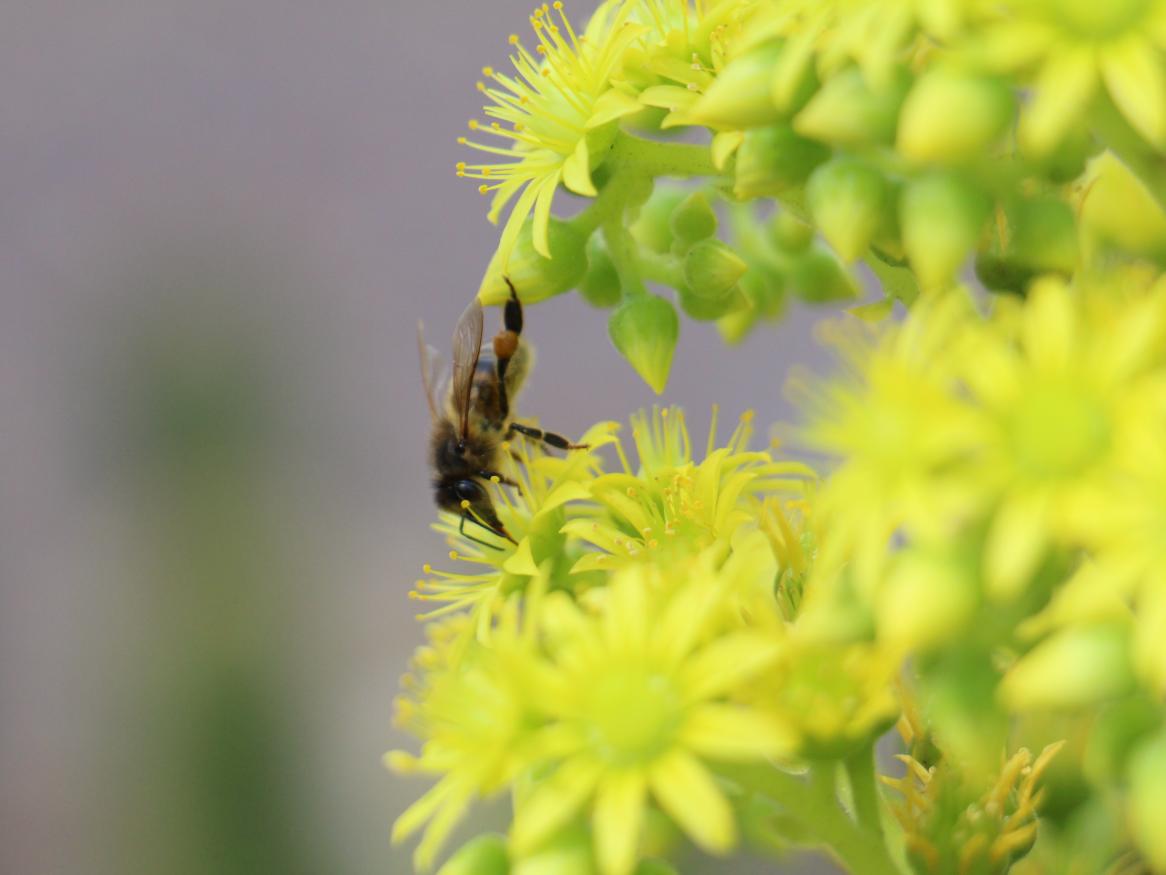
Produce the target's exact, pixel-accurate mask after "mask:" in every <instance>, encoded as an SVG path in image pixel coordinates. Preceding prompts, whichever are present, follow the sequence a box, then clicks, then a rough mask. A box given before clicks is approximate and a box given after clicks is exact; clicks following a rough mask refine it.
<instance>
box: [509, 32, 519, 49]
mask: <svg viewBox="0 0 1166 875" xmlns="http://www.w3.org/2000/svg"><path fill="white" fill-rule="evenodd" d="M508 42H509V43H510V45H512V46H516V45H518V34H516V33H512V34H510V37H509V39H508Z"/></svg>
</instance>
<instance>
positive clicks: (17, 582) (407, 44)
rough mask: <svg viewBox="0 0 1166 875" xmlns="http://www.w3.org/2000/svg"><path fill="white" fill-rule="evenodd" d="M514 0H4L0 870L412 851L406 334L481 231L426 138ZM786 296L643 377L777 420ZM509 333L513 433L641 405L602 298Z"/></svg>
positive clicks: (425, 511) (470, 265)
mask: <svg viewBox="0 0 1166 875" xmlns="http://www.w3.org/2000/svg"><path fill="white" fill-rule="evenodd" d="M592 6H593V3H592V2H589V0H577V2H574V3H572V4H570V6H569V11H570V12H573V14H574V17H575V18H576V20H582V19H585V18H586V16H587V15H588V14H589V13H590V10H591V8H592ZM529 11H530V8H529V4H528V3H527V2H524V0H493V2H488V3H486V2H470V0H457V2H454V0H440V2H437V0H431V2H414V3H408V4H406V3H400V2H394V0H376V2H372V0H337V2H333V3H327V4H325V3H309V2H295V0H287V2H276V0H252V2H240V0H235V2H223V0H109V2H89V3H83V2H74V3H68V2H54V0H44V2H40V3H21V2H19V0H17V2H15V3H14V2H12V0H8V2H6V3H4V4H2V5H0V307H2V310H0V404H2V410H3V417H2V419H0V435H2V438H0V440H2V443H0V486H2V494H3V501H2V503H0V776H2V777H0V780H2V784H0V870H2V871H3V872H6V873H8V872H11V873H37V875H55V873H106V872H109V873H113V872H117V873H138V872H141V873H166V875H169V873H186V872H190V873H194V872H200V873H201V872H208V871H215V872H220V873H221V872H227V873H265V872H285V873H287V872H304V873H316V872H330V873H348V872H350V873H375V872H380V873H385V872H388V873H406V872H409V871H410V867H409V864H408V860H409V851H410V848H408V847H406V848H403V849H390V847H389V840H388V836H389V825H390V823H391V822H392V820H393V818H394V817H396V815H397V814H398V813H399V812H400V811H401V810H402V809H403V808H404V806H405V805H406V804H408V802H409V801H410V800H411V799H413V798H415V797H416V796H417V795H418V794H419V793H420V792H422V790H423V789H424V787H425V784H424V783H422V782H419V781H413V780H401V779H397V778H395V777H393V776H391V775H390V774H388V773H387V772H386V771H384V770H383V768H382V767H381V765H380V756H381V754H382V752H383V751H385V750H386V749H388V748H390V747H395V746H400V745H402V744H406V743H409V741H408V740H407V739H405V738H402V737H400V736H399V735H398V734H396V733H395V732H394V731H393V730H392V728H391V727H390V718H391V713H392V708H391V701H392V698H393V696H394V694H395V692H396V687H397V678H398V676H399V675H400V673H401V672H402V670H403V669H404V667H405V664H406V661H407V659H408V656H409V654H410V652H411V650H412V648H413V647H414V646H415V645H416V644H417V643H418V642H419V641H420V639H421V632H420V628H419V626H418V624H417V623H416V621H415V620H414V619H413V617H412V615H413V612H414V609H413V604H412V603H411V602H409V601H407V600H406V598H405V594H406V592H407V590H408V589H409V587H410V584H411V583H412V581H413V580H414V579H415V578H416V577H417V575H418V573H419V570H420V566H421V564H422V563H423V562H425V561H427V560H429V559H434V560H438V559H440V558H441V557H442V556H443V554H444V552H445V548H444V547H443V545H442V543H441V541H440V539H439V538H438V537H437V536H436V535H435V534H433V533H432V532H430V531H429V530H428V523H429V521H430V519H431V517H432V511H431V506H430V496H429V490H428V487H427V473H426V470H425V467H424V455H425V449H424V445H425V438H426V430H427V414H426V411H425V403H424V401H423V396H422V394H421V388H420V379H419V375H418V366H417V353H416V348H415V344H414V330H415V324H416V321H417V319H418V318H423V319H424V320H425V322H426V324H427V326H428V327H429V333H430V336H431V339H432V340H433V341H434V342H439V343H441V344H442V345H443V346H445V345H446V344H447V343H448V341H447V340H446V338H447V337H448V336H449V332H450V329H452V326H453V323H454V320H455V319H456V317H457V314H458V313H459V312H460V311H461V309H462V308H463V307H464V306H465V304H466V303H467V301H468V300H469V296H470V295H471V294H472V293H473V291H474V290H475V289H476V286H477V282H478V279H479V277H480V274H481V270H482V268H483V266H484V265H485V263H486V261H487V259H488V257H489V255H490V253H491V251H492V247H493V244H494V241H495V239H496V238H495V234H496V232H495V229H494V228H492V227H491V226H489V225H488V224H487V223H486V222H485V219H484V213H485V203H484V201H483V199H482V198H481V197H480V196H479V195H478V194H477V192H476V191H475V188H474V186H473V185H472V184H469V183H467V182H466V181H465V180H459V179H457V178H455V176H454V173H453V165H454V163H455V162H456V161H458V160H460V159H462V158H464V157H466V156H465V154H464V153H463V151H462V150H461V149H460V148H459V147H458V146H457V145H456V143H455V138H456V137H457V136H458V135H459V134H460V133H461V132H462V130H463V129H464V124H465V121H466V120H467V119H469V118H470V117H471V116H473V115H475V114H476V113H477V111H478V110H477V107H478V103H477V92H476V91H475V90H474V82H475V80H476V78H477V76H478V71H479V68H480V67H481V66H483V65H485V64H494V65H497V66H501V65H502V64H503V63H504V61H505V57H506V48H507V46H506V37H507V35H508V34H509V33H511V32H523V31H524V30H525V29H526V23H525V22H526V15H527V14H528V13H529ZM560 197H564V196H562V195H560ZM564 203H565V200H564ZM487 318H488V325H487V330H488V331H490V330H493V325H494V323H495V322H496V319H497V317H496V315H495V314H494V313H489V314H488V316H487ZM813 318H814V317H813V316H812V315H807V314H804V313H796V314H794V317H793V318H792V319H791V320H790V321H789V322H787V323H786V324H785V325H783V326H782V327H780V328H779V329H765V328H763V329H761V330H760V331H758V332H757V333H756V334H755V335H754V336H753V337H752V338H751V339H750V340H749V342H747V343H746V344H745V345H744V346H743V347H741V348H738V349H734V350H726V349H725V348H723V347H722V345H721V343H720V341H719V339H718V338H717V336H716V332H715V331H714V330H713V328H712V327H711V326H705V325H695V324H693V323H690V322H686V323H685V324H684V325H683V328H682V337H681V344H680V349H679V351H678V354H677V364H676V367H675V371H674V375H673V379H672V383H671V385H670V387H669V390H668V393H667V395H666V397H665V399H664V400H666V401H668V402H675V403H680V404H683V405H685V406H686V407H687V408H688V409H689V411H690V420H691V421H692V422H693V423H694V424H695V425H696V431H697V432H698V433H700V432H702V431H703V423H704V422H705V421H706V417H707V410H708V408H709V406H710V404H711V403H712V402H714V401H716V402H719V403H720V404H721V405H722V408H723V415H724V416H725V417H727V418H728V420H729V421H732V420H733V419H735V417H736V415H737V414H738V413H739V412H740V411H741V410H743V409H744V408H746V407H750V406H752V407H755V408H756V409H757V410H758V413H759V416H760V421H761V422H762V423H765V422H770V421H773V420H775V419H778V418H785V417H787V416H788V415H789V412H788V410H787V408H786V406H785V405H784V403H783V402H782V400H781V396H780V388H781V384H782V381H783V379H784V373H785V370H786V368H787V366H788V365H789V363H791V362H794V361H799V362H805V363H813V362H814V361H820V360H821V355H820V354H815V353H814V352H813V350H812V344H811V340H810V337H809V326H810V324H811V322H812V320H813ZM527 325H528V331H529V336H530V338H531V339H532V340H533V342H534V343H535V345H536V346H538V347H540V348H541V356H540V362H539V367H538V369H537V372H536V374H535V375H534V379H533V382H532V384H531V386H530V388H529V390H528V391H527V393H526V394H525V395H524V397H523V399H522V404H521V407H522V409H523V410H524V411H526V412H527V413H533V414H536V415H537V416H539V417H540V418H541V420H542V421H543V422H544V423H546V424H551V425H553V426H554V427H555V428H557V429H559V430H562V431H564V432H565V433H566V434H569V435H574V434H579V433H580V432H582V431H583V430H584V429H585V428H586V427H587V426H588V425H589V424H591V423H592V422H594V421H596V420H599V419H607V418H619V419H622V418H624V417H626V415H627V414H628V413H629V412H630V411H632V410H633V409H634V408H636V407H637V406H640V405H644V404H650V403H651V402H653V401H654V400H656V399H655V398H654V396H653V395H652V394H651V392H650V390H648V389H647V388H646V387H645V386H643V385H642V384H641V383H640V382H639V380H638V378H636V377H635V376H634V375H633V373H632V372H631V371H630V369H629V368H628V367H627V366H626V365H625V364H624V363H623V362H622V361H621V360H620V359H619V358H618V357H617V356H616V354H615V353H614V351H613V350H612V349H611V347H610V345H609V342H608V340H607V336H606V316H605V314H604V313H602V312H600V311H595V310H592V309H590V308H588V307H587V306H586V305H585V304H584V303H582V302H581V301H580V300H577V299H576V298H575V297H574V296H568V297H562V298H558V299H554V300H552V301H549V302H547V303H545V304H542V305H539V306H537V307H534V308H531V309H530V310H529V311H528V318H527ZM698 440H703V436H701V437H700V438H698ZM486 817H487V819H488V818H489V817H490V815H489V812H487V814H486ZM730 870H731V871H734V872H744V871H746V868H745V867H743V866H740V867H738V866H733V867H731V868H730V866H729V865H728V864H719V865H713V866H709V865H708V864H704V863H700V862H693V863H692V864H691V867H689V868H686V869H685V871H692V872H697V871H715V872H720V871H730ZM767 870H768V871H773V870H772V869H770V868H769V867H767ZM795 870H798V868H797V867H796V866H795V865H793V864H791V865H790V866H789V868H788V869H787V870H785V871H795ZM750 871H752V870H750ZM758 871H761V870H760V869H758ZM799 871H809V870H808V869H806V868H802V869H800V870H799ZM818 871H824V870H818Z"/></svg>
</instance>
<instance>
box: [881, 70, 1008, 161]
mask: <svg viewBox="0 0 1166 875" xmlns="http://www.w3.org/2000/svg"><path fill="white" fill-rule="evenodd" d="M1014 104H1015V99H1014V98H1013V95H1012V91H1011V89H1010V88H1009V87H1008V86H1007V85H1005V84H1004V83H1003V82H1001V81H1000V80H998V79H989V78H986V77H983V76H977V75H974V74H970V73H963V72H959V71H955V70H943V69H938V70H931V71H930V72H928V73H925V74H924V75H923V76H921V77H920V78H919V80H918V81H917V82H916V83H915V86H914V87H913V88H912V89H911V92H910V93H909V94H908V95H907V99H906V100H905V101H904V102H903V110H902V114H901V115H900V117H899V137H898V141H897V148H898V150H899V152H900V153H901V154H902V155H903V156H904V157H906V158H910V159H911V160H913V161H963V160H966V159H969V158H975V157H978V156H980V155H982V154H983V152H984V150H985V149H987V148H988V147H989V146H991V145H992V144H993V143H994V142H995V141H996V140H997V139H998V138H999V137H1000V135H1001V134H1002V133H1004V130H1005V128H1006V127H1007V126H1008V122H1009V121H1010V120H1011V118H1012V112H1013V109H1014Z"/></svg>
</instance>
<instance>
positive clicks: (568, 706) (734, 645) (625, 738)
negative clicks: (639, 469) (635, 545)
mask: <svg viewBox="0 0 1166 875" xmlns="http://www.w3.org/2000/svg"><path fill="white" fill-rule="evenodd" d="M732 586H733V582H732V579H731V578H730V577H729V576H726V575H721V574H718V572H717V570H716V568H715V566H714V565H713V564H712V562H711V561H709V562H704V563H702V564H701V565H700V566H699V567H696V568H694V569H693V570H692V573H691V574H690V575H689V576H687V577H686V578H685V579H683V580H681V581H677V580H672V581H669V582H668V585H667V586H665V581H664V580H663V578H662V575H661V574H660V573H659V572H658V571H656V570H654V569H652V568H651V567H650V566H632V567H629V568H626V569H623V570H622V571H619V572H617V573H616V574H615V576H614V578H613V580H612V583H611V586H610V591H609V593H608V598H607V599H606V600H605V601H604V603H603V609H602V611H601V612H600V613H599V614H598V615H588V614H585V613H584V612H583V611H582V609H581V608H580V607H579V606H578V605H577V604H575V603H574V602H571V601H570V600H568V599H566V598H562V599H559V600H557V601H554V602H550V601H548V604H547V609H548V610H547V612H546V614H547V622H548V624H549V628H550V629H552V630H553V634H552V635H549V636H548V641H549V645H548V646H549V647H550V648H551V654H550V656H551V662H550V664H549V665H547V666H545V669H546V671H545V673H544V675H543V684H544V692H543V694H542V696H541V697H540V701H541V703H542V704H543V707H544V708H545V709H546V711H547V714H548V717H549V719H550V720H551V725H552V728H553V729H554V730H555V731H556V733H557V734H556V738H557V740H558V742H559V747H558V750H557V752H556V756H555V757H553V758H550V759H547V760H546V761H545V763H544V764H543V765H542V766H541V767H540V774H544V775H545V778H542V779H541V780H540V781H539V782H538V783H537V784H536V785H535V787H534V788H533V789H532V790H531V792H530V793H529V795H526V796H524V797H520V798H519V799H518V800H517V810H516V813H515V820H514V825H513V830H512V833H511V841H512V845H513V846H514V848H515V851H516V853H518V854H519V855H523V854H525V853H526V852H528V851H529V850H531V849H534V848H536V847H538V846H539V845H540V844H541V843H542V842H543V841H545V840H546V839H547V838H548V837H550V836H551V835H553V834H554V833H555V832H556V831H557V830H558V829H559V828H560V827H562V826H563V825H564V824H566V823H568V822H569V821H571V820H572V819H574V818H575V817H577V816H578V814H579V812H580V811H581V810H587V811H589V813H590V819H591V823H592V829H593V835H594V842H595V850H596V858H597V860H598V863H599V869H600V871H601V872H602V873H603V875H628V873H630V872H631V871H632V868H633V866H634V865H635V861H636V857H637V843H638V841H639V836H640V832H641V827H642V825H643V822H644V815H645V808H646V806H647V804H648V801H649V798H651V799H653V800H654V801H655V802H656V804H658V805H659V806H660V808H662V809H663V810H664V811H665V812H666V813H667V814H668V815H669V816H670V817H671V818H672V819H673V820H674V821H675V822H676V823H677V824H678V825H679V826H680V828H681V829H682V830H683V831H684V832H685V833H686V834H687V835H688V836H689V837H690V838H691V839H692V840H693V841H695V842H696V843H697V844H698V845H700V846H701V847H703V848H705V849H706V850H708V851H712V852H714V853H723V852H725V851H727V850H728V849H729V848H731V847H732V846H733V844H734V842H735V839H736V826H735V822H734V817H733V812H732V808H731V806H730V804H729V802H728V800H727V799H726V797H725V796H724V794H723V792H722V791H721V789H720V788H719V787H718V785H717V782H716V781H715V779H714V778H713V775H712V773H711V772H710V770H709V767H708V766H707V765H706V761H708V760H714V761H715V760H729V761H762V760H765V759H766V758H767V757H771V756H776V755H782V754H785V753H787V752H788V751H789V749H790V748H791V746H792V744H793V736H792V734H791V733H790V731H789V730H788V729H787V727H786V726H785V725H783V724H782V723H781V722H779V721H777V720H774V719H772V718H769V717H766V716H763V715H759V714H756V713H753V712H751V711H749V710H748V709H746V708H742V707H740V706H736V705H733V704H731V703H730V699H731V696H732V694H733V692H734V690H736V689H737V688H739V687H740V686H741V685H742V684H743V683H745V682H747V681H749V680H750V679H751V678H753V677H755V676H756V675H758V674H759V673H760V672H762V671H763V670H764V669H765V668H766V667H767V666H768V665H770V664H771V663H772V662H773V660H774V659H775V658H776V657H777V655H778V653H779V651H780V647H781V642H780V639H779V638H777V637H775V636H773V635H771V634H764V633H760V632H758V631H750V630H746V629H733V630H729V631H723V630H718V629H717V628H715V620H716V619H717V618H718V617H720V616H721V612H720V611H718V610H717V606H718V604H719V603H720V602H721V601H722V600H723V599H724V598H726V596H727V595H729V590H731V588H732ZM552 607H553V608H554V610H551V608H552ZM718 632H719V633H720V634H716V633H718Z"/></svg>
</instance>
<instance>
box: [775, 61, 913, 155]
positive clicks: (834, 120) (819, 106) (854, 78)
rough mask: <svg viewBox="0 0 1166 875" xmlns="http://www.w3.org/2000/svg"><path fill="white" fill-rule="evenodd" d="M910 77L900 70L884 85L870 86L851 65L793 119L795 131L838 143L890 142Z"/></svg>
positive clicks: (827, 141) (823, 140) (869, 143)
mask: <svg viewBox="0 0 1166 875" xmlns="http://www.w3.org/2000/svg"><path fill="white" fill-rule="evenodd" d="M909 84H910V77H909V76H908V75H907V74H906V73H905V72H903V71H898V72H897V73H896V74H895V75H893V76H891V77H890V81H889V82H888V83H887V84H886V85H884V86H883V87H881V88H877V89H876V88H872V87H870V86H869V85H868V84H867V82H866V79H865V78H864V77H863V75H862V72H861V71H860V70H859V69H857V68H855V67H852V68H850V69H847V70H843V71H842V72H840V73H838V74H836V75H835V76H833V77H832V78H830V79H829V80H827V82H826V83H825V84H824V85H823V86H822V88H821V89H820V90H819V91H818V93H817V94H815V95H814V96H813V97H812V98H810V102H809V103H808V104H806V107H805V109H803V110H802V111H801V112H800V113H798V114H797V116H796V117H795V118H794V122H793V126H794V130H795V131H797V132H798V133H799V134H801V135H802V136H803V137H810V138H811V139H814V140H820V141H821V142H824V143H832V144H834V145H837V146H866V145H873V144H880V143H882V144H889V143H891V142H892V141H893V140H894V138H895V128H896V127H897V126H898V122H899V107H900V105H901V104H902V102H903V97H904V95H905V94H906V93H907V87H908V85H909Z"/></svg>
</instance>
